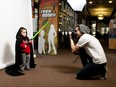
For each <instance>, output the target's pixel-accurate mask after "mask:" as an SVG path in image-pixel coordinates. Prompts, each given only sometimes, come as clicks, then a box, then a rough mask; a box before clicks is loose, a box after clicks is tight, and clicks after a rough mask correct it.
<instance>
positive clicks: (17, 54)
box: [15, 31, 36, 70]
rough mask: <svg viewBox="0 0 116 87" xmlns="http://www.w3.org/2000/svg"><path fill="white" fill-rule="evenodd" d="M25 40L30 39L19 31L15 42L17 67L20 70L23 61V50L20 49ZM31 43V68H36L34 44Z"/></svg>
mask: <svg viewBox="0 0 116 87" xmlns="http://www.w3.org/2000/svg"><path fill="white" fill-rule="evenodd" d="M23 40H28V41H29V38H28V37H22V36H21V35H20V31H18V32H17V34H16V42H15V68H16V69H17V70H18V69H19V65H20V63H21V62H22V61H21V50H20V44H21V42H22V41H23ZM30 45H31V53H30V68H35V66H36V64H35V61H34V56H33V46H32V44H30Z"/></svg>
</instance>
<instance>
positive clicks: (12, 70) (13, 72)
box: [3, 44, 24, 76]
mask: <svg viewBox="0 0 116 87" xmlns="http://www.w3.org/2000/svg"><path fill="white" fill-rule="evenodd" d="M13 60H14V59H13V54H12V52H11V49H10V45H9V44H6V47H5V51H4V58H3V63H8V62H11V61H13ZM5 73H6V74H8V75H10V76H21V75H24V73H22V72H19V71H18V70H17V69H16V66H15V64H12V65H9V66H7V67H6V68H5Z"/></svg>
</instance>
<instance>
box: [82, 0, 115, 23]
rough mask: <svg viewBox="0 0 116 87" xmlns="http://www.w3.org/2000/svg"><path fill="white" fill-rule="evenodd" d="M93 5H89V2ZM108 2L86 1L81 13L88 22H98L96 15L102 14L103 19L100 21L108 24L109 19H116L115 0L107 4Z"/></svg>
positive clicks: (102, 0)
mask: <svg viewBox="0 0 116 87" xmlns="http://www.w3.org/2000/svg"><path fill="white" fill-rule="evenodd" d="M90 1H92V2H93V3H92V4H90V3H89V2H90ZM108 1H109V0H86V2H87V4H86V5H85V7H84V9H83V12H84V16H86V18H87V19H89V20H98V19H97V16H98V14H103V15H104V19H103V20H101V21H103V22H105V23H109V21H110V19H112V18H114V17H116V0H112V1H113V2H112V3H108Z"/></svg>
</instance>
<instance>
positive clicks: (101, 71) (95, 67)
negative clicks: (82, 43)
mask: <svg viewBox="0 0 116 87" xmlns="http://www.w3.org/2000/svg"><path fill="white" fill-rule="evenodd" d="M79 55H80V58H81V61H82V65H83V69H81V70H80V71H79V72H78V73H77V74H76V75H77V79H91V77H92V76H96V75H101V76H103V77H104V76H105V73H106V68H105V66H106V63H104V64H95V63H93V62H92V58H91V57H90V56H89V55H88V54H87V53H86V51H85V49H84V48H81V49H80V51H79Z"/></svg>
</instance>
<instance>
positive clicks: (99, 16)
mask: <svg viewBox="0 0 116 87" xmlns="http://www.w3.org/2000/svg"><path fill="white" fill-rule="evenodd" d="M97 17H98V20H103V19H104V14H103V13H102V11H101V9H100V11H99V14H98V15H97Z"/></svg>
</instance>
